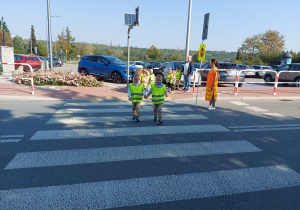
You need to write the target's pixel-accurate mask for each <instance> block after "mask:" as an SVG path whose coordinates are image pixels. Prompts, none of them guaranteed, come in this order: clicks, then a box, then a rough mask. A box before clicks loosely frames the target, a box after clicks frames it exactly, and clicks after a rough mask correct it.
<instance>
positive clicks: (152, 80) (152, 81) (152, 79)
mask: <svg viewBox="0 0 300 210" xmlns="http://www.w3.org/2000/svg"><path fill="white" fill-rule="evenodd" d="M154 84H155V75H154V74H150V85H154Z"/></svg>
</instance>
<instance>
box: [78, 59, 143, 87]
mask: <svg viewBox="0 0 300 210" xmlns="http://www.w3.org/2000/svg"><path fill="white" fill-rule="evenodd" d="M137 69H138V68H137V67H135V66H129V79H130V80H131V79H132V75H133V74H134V72H135V71H136V70H137ZM78 72H79V73H81V74H84V75H89V74H91V75H94V76H96V77H101V78H110V79H111V80H112V81H113V82H114V83H120V82H122V81H125V80H127V64H125V63H124V62H123V61H121V60H120V59H118V58H116V57H112V56H104V55H87V56H84V57H83V58H82V59H81V60H80V61H79V64H78Z"/></svg>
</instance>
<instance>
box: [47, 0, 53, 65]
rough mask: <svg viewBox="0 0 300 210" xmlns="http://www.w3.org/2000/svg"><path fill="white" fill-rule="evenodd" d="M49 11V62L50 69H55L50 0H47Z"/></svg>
mask: <svg viewBox="0 0 300 210" xmlns="http://www.w3.org/2000/svg"><path fill="white" fill-rule="evenodd" d="M47 12H48V15H47V16H48V42H49V62H50V70H53V57H52V35H51V34H52V31H51V14H50V0H47Z"/></svg>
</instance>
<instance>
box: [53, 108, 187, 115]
mask: <svg viewBox="0 0 300 210" xmlns="http://www.w3.org/2000/svg"><path fill="white" fill-rule="evenodd" d="M178 111H193V109H191V108H189V107H171V108H163V112H178ZM112 112H113V113H116V112H132V108H112V109H59V110H58V111H57V112H56V113H58V114H66V113H112ZM141 112H153V107H151V108H150V107H141Z"/></svg>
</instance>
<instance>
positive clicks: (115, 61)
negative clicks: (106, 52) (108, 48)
mask: <svg viewBox="0 0 300 210" xmlns="http://www.w3.org/2000/svg"><path fill="white" fill-rule="evenodd" d="M106 59H107V60H108V61H109V62H110V63H111V64H113V65H126V64H125V63H124V62H123V61H121V60H120V59H118V58H114V57H108V58H106Z"/></svg>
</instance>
